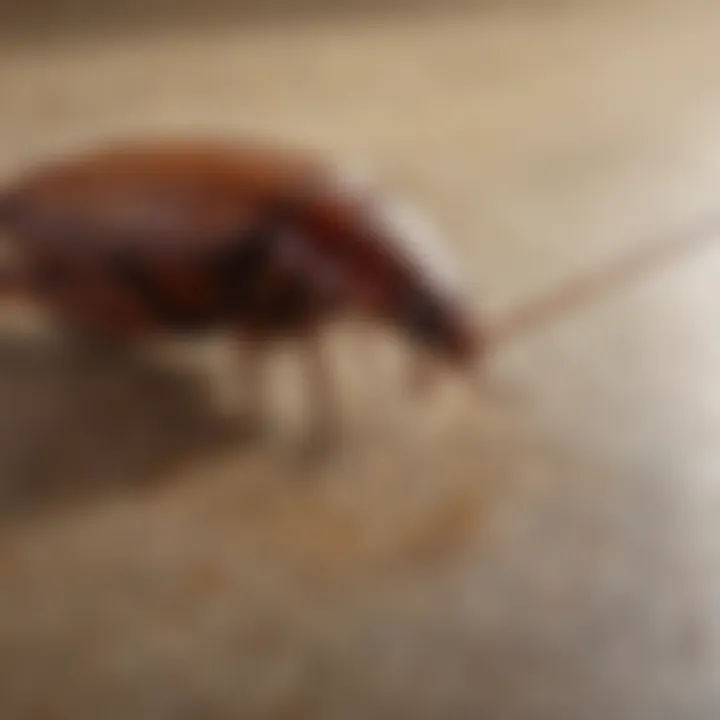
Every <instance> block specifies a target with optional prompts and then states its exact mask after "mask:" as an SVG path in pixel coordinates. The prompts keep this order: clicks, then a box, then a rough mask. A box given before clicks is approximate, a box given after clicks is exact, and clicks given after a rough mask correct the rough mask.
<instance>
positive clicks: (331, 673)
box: [0, 0, 720, 720]
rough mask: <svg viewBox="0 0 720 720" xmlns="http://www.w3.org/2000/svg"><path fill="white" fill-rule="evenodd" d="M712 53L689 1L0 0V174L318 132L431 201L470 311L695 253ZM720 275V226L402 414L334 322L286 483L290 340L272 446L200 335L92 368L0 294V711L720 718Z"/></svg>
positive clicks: (221, 358) (706, 214)
mask: <svg viewBox="0 0 720 720" xmlns="http://www.w3.org/2000/svg"><path fill="white" fill-rule="evenodd" d="M718 47H720V3H718V2H714V1H713V0H705V1H704V2H701V1H700V0H685V2H683V3H679V2H672V1H671V0H666V1H663V0H614V1H613V0H575V1H573V0H567V1H565V2H560V1H555V2H551V1H550V0H547V1H546V2H545V1H543V0H536V1H535V2H529V1H526V2H521V1H520V0H518V1H516V2H513V1H512V0H495V1H494V2H482V0H476V1H475V2H472V1H470V0H468V2H460V0H442V1H440V0H390V1H389V2H361V1H359V0H357V1H356V0H340V1H339V2H330V0H326V1H322V0H317V1H313V0H307V1H303V0H269V1H268V2H251V1H250V0H238V1H237V2H231V0H222V1H221V0H205V1H202V0H182V1H180V2H170V1H169V0H144V1H141V0H128V1H126V2H114V3H113V2H110V1H106V0H94V1H91V0H67V1H63V2H61V1H59V0H57V1H56V2H52V3H51V2H47V1H43V0H24V1H23V2H12V1H11V0H4V1H3V2H0V174H1V175H2V177H6V176H8V177H9V176H10V175H11V174H12V173H13V172H15V171H17V170H21V169H23V168H24V167H25V166H26V165H27V164H29V163H31V162H33V161H35V160H37V159H40V158H43V157H45V156H46V155H47V154H49V153H55V152H63V151H65V150H67V149H75V148H84V147H87V146H91V145H92V143H94V142H95V141H96V140H100V139H106V138H109V137H125V136H128V135H130V136H137V135H144V134H153V135H158V134H163V133H172V134H178V133H184V134H194V135H205V134H207V135H222V136H224V137H233V136H238V137H243V136H245V135H247V134H252V135H259V136H262V137H266V138H269V139H278V140H282V141H284V142H288V141H291V142H295V143H298V144H305V145H309V146H316V147H319V148H322V149H324V150H327V151H330V152H333V153H337V154H338V156H339V157H347V158H350V159H355V160H359V161H360V162H362V163H365V164H367V165H369V166H370V167H371V168H372V169H373V170H374V172H375V175H376V176H377V177H378V178H379V180H380V181H381V182H383V183H385V184H386V185H387V187H388V188H389V189H391V190H392V191H397V192H399V193H402V194H404V195H406V196H408V197H411V198H413V199H414V200H415V201H416V202H417V203H418V204H419V205H420V206H421V207H423V208H424V210H425V212H426V213H427V214H428V215H429V216H430V217H431V218H432V219H433V220H434V222H435V224H436V225H437V226H438V227H440V228H441V229H442V232H443V235H444V237H445V241H446V245H447V247H448V250H449V252H450V253H452V254H453V256H454V257H455V258H456V259H457V261H458V263H459V265H460V266H461V268H462V269H463V271H464V273H465V276H466V278H467V280H468V281H469V285H470V290H471V298H472V301H473V302H474V303H475V304H476V305H477V308H478V309H479V310H482V312H484V313H485V314H486V315H488V316H489V317H495V316H498V315H499V314H501V313H503V312H505V311H507V310H509V309H511V308H513V307H515V306H516V305H518V304H519V303H522V302H524V301H525V300H526V299H527V298H528V297H531V296H532V295H533V294H534V293H536V292H540V291H544V290H545V289H548V288H552V287H554V286H556V285H558V284H559V283H562V282H564V281H565V280H568V279H570V278H572V277H575V276H576V275H577V274H578V273H581V272H584V271H586V270H588V269H591V268H594V267H598V266H600V265H602V264H603V263H604V262H607V261H609V260H613V259H615V258H617V257H621V256H622V255H623V253H626V252H628V251H630V250H631V249H632V248H633V247H635V246H636V245H637V244H638V243H641V242H648V241H651V242H652V241H653V238H656V237H657V238H661V237H662V236H663V235H664V234H665V233H668V232H680V233H682V232H690V231H691V228H693V226H695V225H698V224H702V223H703V222H705V219H707V218H710V220H709V224H708V225H706V226H705V229H706V230H707V231H708V232H710V234H711V236H712V235H714V234H717V235H718V240H720V220H718V222H717V227H715V226H714V225H713V222H712V218H713V217H715V218H716V219H718V218H720V212H719V211H720V195H719V194H718V193H719V191H718V188H719V187H720V182H719V181H720V122H719V121H720V82H719V81H720V63H718V62H717V58H718ZM719 278H720V242H718V245H717V247H714V246H713V245H712V244H711V245H709V246H708V247H706V248H704V249H702V250H698V251H696V252H693V253H689V254H688V255H687V256H685V257H683V258H681V259H679V260H677V261H675V262H673V263H670V264H668V265H666V266H663V267H662V268H660V269H657V270H655V271H653V272H651V273H648V274H646V275H645V276H643V278H641V279H639V280H638V281H636V282H633V283H630V284H625V285H622V286H619V287H616V288H614V289H612V290H610V291H608V292H606V293H605V294H603V295H602V296H601V297H599V298H598V299H597V300H596V301H595V302H594V303H592V304H591V305H588V306H583V307H582V308H581V309H580V308H578V310H577V311H575V312H572V313H568V314H567V315H563V316H560V317H558V319H557V321H556V322H554V323H552V324H550V325H549V326H547V327H544V328H543V329H542V330H541V331H538V332H536V333H533V334H532V335H528V336H527V337H525V338H522V339H521V340H520V341H519V342H517V343H515V344H513V345H512V346H510V345H508V346H507V347H502V348H499V349H498V352H497V353H496V354H495V355H493V357H492V358H491V360H490V362H489V364H488V367H487V383H488V388H489V392H488V396H487V397H486V398H477V397H475V396H470V395H468V394H467V393H466V391H465V390H464V389H463V388H454V389H453V387H448V388H447V390H446V391H443V392H440V393H439V394H438V395H436V396H435V397H432V398H428V399H427V400H422V401H416V400H413V399H412V398H410V397H408V394H407V392H406V389H405V385H404V384H403V380H404V378H403V376H402V374H401V373H400V368H399V367H398V366H397V365H396V364H395V362H394V357H395V356H394V354H393V352H394V348H393V347H392V346H391V347H386V346H385V345H382V344H378V342H377V340H376V339H373V338H365V337H363V338H355V337H338V338H337V339H336V343H335V345H334V348H335V356H336V359H337V371H338V377H339V385H340V388H341V394H342V400H343V407H344V413H345V417H346V433H347V441H346V448H345V450H344V453H343V455H342V458H341V459H339V460H337V461H335V462H333V463H331V464H330V465H329V466H323V467H322V468H318V469H315V470H313V471H312V472H299V470H298V468H297V467H296V466H294V464H293V462H292V454H291V453H288V452H287V447H288V445H287V444H286V442H285V439H286V436H287V437H290V436H291V433H292V432H294V431H295V430H296V429H297V427H301V424H302V417H301V416H300V415H297V414H296V413H295V412H294V409H293V408H295V409H296V407H297V406H296V404H295V402H294V400H293V398H295V396H296V395H297V394H298V392H299V390H301V387H299V380H300V377H299V374H298V373H297V372H296V370H297V368H296V367H295V365H294V363H293V358H292V356H288V357H285V356H279V357H278V358H277V363H276V364H274V365H273V368H272V373H273V375H272V377H273V381H272V391H273V397H274V400H273V402H274V403H275V407H276V416H277V418H278V422H279V424H280V426H281V427H282V428H283V429H284V430H285V429H286V430H287V433H285V432H284V430H283V432H282V433H281V434H280V435H281V439H279V440H278V441H277V442H275V443H273V444H271V445H269V446H262V447H246V446H243V445H242V444H241V443H239V441H238V437H237V432H236V429H235V426H234V425H233V418H232V414H231V413H229V412H228V411H227V408H226V406H227V404H228V403H227V400H228V398H229V397H230V396H231V395H232V392H233V387H234V386H235V385H236V384H237V382H238V381H239V380H241V378H240V379H239V378H238V377H237V372H234V370H236V367H235V364H234V363H235V358H234V356H233V351H232V348H229V347H228V346H227V344H226V343H224V342H223V341H222V339H219V340H218V342H214V341H213V342H208V343H206V344H203V345H202V346H191V347H189V346H183V347H181V346H175V345H173V346H172V347H167V348H163V349H162V351H158V352H157V353H155V354H152V357H149V356H148V357H146V356H142V357H137V356H134V355H133V356H132V357H125V356H123V357H112V358H110V357H107V356H106V357H103V358H100V357H97V356H96V355H94V354H92V353H89V352H88V351H87V349H83V347H81V346H80V345H78V346H75V345H72V344H67V343H62V342H59V341H58V340H57V338H56V337H55V336H54V335H53V334H52V333H51V332H48V331H47V330H46V329H43V327H42V326H36V324H35V321H34V320H33V319H32V318H31V317H30V316H29V315H28V314H26V312H25V311H23V310H21V309H19V308H16V307H7V308H6V309H5V310H4V311H3V313H2V320H3V322H2V329H1V330H0V717H2V718H3V720H16V719H17V720H19V719H22V720H26V719H27V720H30V719H33V720H35V719H38V720H39V719H41V718H42V719H50V718H52V719H54V718H73V719H74V720H79V719H82V718H103V720H114V719H116V718H117V719H118V720H120V719H122V720H126V719H127V718H134V719H136V720H141V719H144V718H148V719H150V718H152V719H153V720H164V719H168V720H170V719H173V720H175V719H178V720H179V719H180V718H183V719H185V718H187V719H188V720H189V719H190V718H198V719H200V718H202V719H203V720H206V719H207V720H210V719H215V718H217V719H218V720H219V719H225V718H248V719H250V718H262V719H266V718H268V719H269V718H277V719H282V720H290V719H291V718H292V719H293V720H300V719H313V720H320V719H325V720H354V719H358V720H360V719H363V720H364V719H366V718H370V717H373V718H378V719H379V718H388V719H390V718H392V719H393V720H398V719H399V718H413V720H419V719H420V718H431V719H433V720H440V719H441V718H442V719H445V718H452V719H453V720H462V719H464V718H468V719H473V720H476V719H477V718H488V719H490V718H493V719H495V718H497V719H498V720H515V719H516V718H517V719H522V720H530V719H532V720H545V719H547V720H596V719H597V720H609V719H610V718H613V719H618V720H646V719H647V720H676V719H679V718H683V719H689V718H692V719H693V720H701V719H703V720H704V719H707V720H711V719H714V718H717V717H718V715H720V622H719V621H720V526H719V523H718V520H720V383H719V380H718V378H719V377H720V335H719V334H718V332H717V327H718V326H717V322H718V317H719V316H720V290H718V289H717V288H718V279H719ZM361 348H363V349H364V350H367V352H368V355H367V356H366V355H361V354H360V352H359V350H360V349H361ZM385 351H387V352H385ZM368 358H370V359H368ZM369 363H375V364H374V365H371V364H369ZM371 367H372V368H377V371H376V370H375V369H373V370H372V371H370V370H369V368H371ZM495 391H497V392H495Z"/></svg>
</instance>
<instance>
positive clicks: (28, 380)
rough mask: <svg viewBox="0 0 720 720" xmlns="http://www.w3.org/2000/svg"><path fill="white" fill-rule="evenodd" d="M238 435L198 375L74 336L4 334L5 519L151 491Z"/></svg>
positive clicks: (0, 477)
mask: <svg viewBox="0 0 720 720" xmlns="http://www.w3.org/2000/svg"><path fill="white" fill-rule="evenodd" d="M239 434H240V430H239V427H238V425H237V423H234V422H233V421H232V419H231V418H230V417H228V416H227V415H224V414H223V413H221V412H220V411H219V409H218V408H217V407H216V406H214V404H213V399H212V394H211V392H210V388H209V384H208V382H207V378H204V376H203V375H202V373H200V372H195V373H193V372H191V371H190V370H186V369H179V368H174V367H173V368H170V367H167V366H166V365H164V364H162V365H161V364H159V363H157V362H156V361H154V360H153V359H151V358H149V357H147V356H144V355H140V354H137V353H134V352H127V353H119V354H113V353H108V352H101V351H99V350H98V349H97V348H94V347H91V346H89V345H87V344H84V343H81V342H77V341H75V340H68V339H67V338H62V339H60V340H56V339H54V338H53V339H52V340H48V339H47V338H44V337H43V338H35V337H28V336H15V335H12V336H11V335H3V336H0V522H1V521H4V520H5V521H6V520H11V519H17V518H18V517H20V516H24V515H25V514H26V513H34V512H36V511H46V510H50V509H54V510H56V509H58V508H61V507H63V506H67V505H68V504H70V503H78V502H83V501H88V500H91V499H93V498H94V499H98V498H101V497H103V496H108V495H111V494H112V495H117V494H122V493H125V492H129V491H140V490H147V489H148V488H151V487H155V486H157V484H158V483H160V482H161V480H160V479H159V478H167V477H168V476H171V475H172V473H169V472H166V471H168V470H171V469H173V468H177V467H182V466H183V465H184V464H187V463H192V462H195V461H198V460H200V459H202V457H205V456H210V455H212V454H214V453H217V452H219V451H221V450H223V449H229V448H230V447H232V446H234V445H236V443H237V442H238V441H239Z"/></svg>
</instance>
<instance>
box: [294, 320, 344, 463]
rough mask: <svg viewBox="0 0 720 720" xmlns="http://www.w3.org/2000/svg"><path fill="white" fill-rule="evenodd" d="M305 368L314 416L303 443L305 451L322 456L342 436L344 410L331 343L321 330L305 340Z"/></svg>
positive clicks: (306, 454) (310, 454)
mask: <svg viewBox="0 0 720 720" xmlns="http://www.w3.org/2000/svg"><path fill="white" fill-rule="evenodd" d="M305 371H306V380H307V388H308V396H309V402H310V405H311V413H312V419H311V420H310V426H309V429H308V431H307V434H306V436H305V440H304V443H303V448H302V449H303V454H304V455H305V456H307V457H309V458H313V459H314V458H321V457H324V456H326V455H328V454H329V453H330V452H331V451H332V450H333V449H335V448H336V447H337V445H338V443H339V439H340V411H339V407H338V399H337V394H336V389H335V385H334V383H333V379H332V371H331V367H330V358H329V357H328V352H327V347H326V346H325V345H324V344H323V342H322V339H321V338H320V336H319V334H318V333H317V332H313V333H312V334H311V335H310V336H309V337H308V338H307V341H306V343H305Z"/></svg>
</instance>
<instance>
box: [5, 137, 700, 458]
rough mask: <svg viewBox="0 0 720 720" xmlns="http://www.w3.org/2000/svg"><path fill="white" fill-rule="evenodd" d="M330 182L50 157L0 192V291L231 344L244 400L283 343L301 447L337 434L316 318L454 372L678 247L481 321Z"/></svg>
mask: <svg viewBox="0 0 720 720" xmlns="http://www.w3.org/2000/svg"><path fill="white" fill-rule="evenodd" d="M348 180H349V177H348V176H347V175H346V174H345V173H343V172H342V171H341V170H340V169H339V168H338V166H336V165H335V164H333V163H330V162H324V161H322V160H320V159H319V158H317V157H316V156H315V155H313V154H307V155H306V154H304V153H300V152H295V151H291V150H288V149H285V148H276V147H267V146H262V145H259V144H257V143H247V144H241V143H238V144H227V145H226V144H222V143H215V142H205V141H166V142H147V143H142V142H128V143H125V144H115V145H112V146H106V147H102V148H99V149H97V150H95V151H92V152H88V153H85V154H81V155H78V156H75V157H72V158H70V157H66V158H64V159H57V160H53V161H50V162H48V163H44V164H41V165H39V166H36V167H35V168H34V169H32V170H30V171H29V172H27V173H25V174H23V175H21V176H20V177H18V178H16V179H15V180H14V181H12V182H10V183H8V184H7V185H6V186H5V188H4V190H3V191H2V193H1V194H0V228H1V229H2V230H3V232H4V233H5V235H6V236H7V238H8V240H9V241H10V242H11V247H12V248H13V249H14V250H15V251H16V255H17V258H18V259H19V262H18V263H16V264H15V265H14V266H13V267H12V268H8V269H7V271H6V272H5V274H4V275H2V277H1V278H0V285H1V286H2V289H3V291H5V292H15V293H18V294H20V295H22V296H25V297H28V298H31V299H34V300H36V301H39V302H40V303H41V304H42V305H43V306H44V307H46V308H47V309H49V310H50V311H51V312H52V313H53V314H54V315H56V316H57V317H58V318H59V319H60V320H61V321H62V322H63V323H64V324H66V325H67V326H70V327H75V328H79V329H81V330H82V331H83V332H87V333H88V334H90V335H91V336H100V337H105V338H111V339H114V340H118V339H120V340H127V339H133V338H140V337H145V336H148V335H153V334H158V333H183V334H185V333H193V334H194V333H197V332H200V331H206V330H210V329H222V330H228V331H230V332H232V333H236V334H237V335H238V337H240V338H243V339H244V340H246V341H248V342H247V345H248V347H249V348H250V355H249V356H248V358H247V359H248V363H249V364H248V366H247V370H248V373H249V377H248V381H249V383H250V385H251V386H252V388H251V389H253V390H255V389H256V382H255V378H254V376H253V373H254V372H255V371H256V370H257V369H258V366H259V364H260V362H261V356H262V353H263V351H264V350H265V348H267V346H268V345H269V343H271V342H272V341H276V340H278V339H286V338H291V337H292V338H297V339H301V340H302V341H303V342H304V343H305V347H306V348H307V358H308V371H309V381H310V382H311V387H312V388H313V394H314V400H315V409H316V410H317V411H318V413H317V418H316V422H315V423H314V425H313V431H312V433H311V435H312V437H313V439H314V441H315V442H316V444H317V441H322V444H323V445H327V441H328V439H329V438H330V437H331V436H332V434H333V431H334V430H335V429H336V428H337V425H338V423H337V416H336V414H335V403H334V394H333V392H332V383H331V381H330V376H329V368H328V367H327V363H326V359H325V357H324V353H323V345H322V338H321V331H322V329H323V328H324V327H325V326H327V324H328V323H330V322H333V321H335V320H339V319H346V318H349V317H354V318H360V319H363V320H369V321H372V322H378V323H382V324H384V325H386V326H390V327H392V328H393V329H395V330H396V331H399V333H400V334H402V335H404V336H405V337H406V338H407V339H408V340H409V341H410V343H411V344H413V345H414V346H416V347H417V348H419V349H420V350H422V351H424V352H425V353H427V354H429V355H430V356H432V357H434V358H435V359H436V360H440V361H443V362H444V363H445V364H446V365H447V366H448V367H455V368H456V369H458V370H461V371H463V372H464V371H471V370H473V369H474V368H475V367H477V365H478V363H479V362H480V361H481V360H482V359H483V358H484V357H485V355H486V354H487V352H488V350H491V349H494V348H495V347H496V346H498V345H499V344H502V343H503V342H505V341H506V340H507V339H508V338H509V337H510V336H514V335H517V334H519V333H520V331H521V330H524V329H527V328H529V327H531V326H535V325H537V324H538V323H539V322H540V321H542V320H543V319H544V318H546V317H549V316H552V315H553V314H554V313H555V312H557V311H558V310H561V309H563V308H565V307H568V306H572V305H574V304H576V303H577V302H578V301H579V300H581V299H583V298H584V297H586V296H589V295H590V294H591V292H590V291H592V290H594V289H598V288H599V287H603V286H604V285H606V284H607V283H608V282H609V281H614V280H616V279H617V278H618V277H619V275H621V274H623V273H628V272H629V271H633V270H639V269H642V268H644V267H645V266H647V265H648V263H649V262H650V261H651V260H658V259H661V258H662V257H665V256H666V255H668V254H669V253H671V252H675V251H677V250H678V249H681V248H683V247H684V246H685V245H686V244H687V241H686V240H685V239H678V238H670V239H668V240H667V241H666V242H663V243H659V244H654V245H653V247H652V248H651V250H649V251H648V250H647V249H643V250H641V251H640V252H639V253H637V255H636V256H635V257H633V258H630V259H628V258H625V259H623V260H622V261H621V262H619V263H618V264H617V265H616V266H613V267H612V268H606V269H605V270H604V271H602V272H600V273H596V274H595V275H594V276H593V277H591V278H583V279H581V280H579V281H577V282H574V283H572V284H570V285H568V286H566V287H564V288H562V289H561V290H559V291H555V292H552V293H549V294H548V295H547V296H545V297H543V298H541V299H540V300H537V301H533V302H531V303H528V304H527V305H525V306H524V307H522V308H520V309H519V310H517V311H515V312H513V313H510V314H509V315H508V316H507V317H505V318H502V319H500V320H499V321H497V322H496V323H490V324H486V325H483V324H481V323H478V322H477V320H476V319H475V318H474V317H473V314H472V313H471V312H470V311H469V308H468V305H467V303H466V301H465V300H464V298H463V297H462V296H461V293H460V291H459V288H458V286H457V285H456V284H455V282H454V279H453V278H452V276H451V275H448V274H446V273H445V268H444V262H445V261H444V258H443V257H442V255H441V254H439V253H438V252H437V251H438V249H439V248H437V247H436V246H435V245H434V244H433V243H432V242H422V243H421V242H417V237H416V235H417V232H416V230H415V229H414V228H413V227H412V226H411V225H409V224H408V223H403V222H398V220H399V219H400V218H399V216H398V215H397V213H396V207H395V206H394V205H392V204H391V203H389V202H388V201H386V200H385V199H384V198H383V197H381V196H380V195H379V194H378V193H375V192H372V191H370V189H369V186H368V185H365V184H363V183H360V184H357V183H353V182H349V181H348ZM423 251H426V252H425V255H424V254H423ZM428 252H433V253H434V254H433V255H432V256H428V255H427V253H428Z"/></svg>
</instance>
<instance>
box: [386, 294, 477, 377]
mask: <svg viewBox="0 0 720 720" xmlns="http://www.w3.org/2000/svg"><path fill="white" fill-rule="evenodd" d="M394 314H395V323H396V325H397V327H398V329H399V330H400V331H401V332H402V333H403V334H404V335H405V336H406V337H407V338H408V339H409V341H410V342H411V343H412V344H413V345H415V346H416V347H418V348H419V349H421V350H422V351H424V352H427V353H428V354H431V355H434V356H436V357H437V358H438V359H440V360H443V361H446V362H449V363H450V364H451V365H454V366H456V367H462V368H468V369H469V368H471V367H474V366H475V365H476V364H477V363H478V362H479V361H480V360H481V359H482V356H483V354H484V345H485V343H484V338H483V333H482V331H481V328H480V326H479V325H478V324H477V322H476V321H475V318H473V317H472V314H471V313H470V312H469V311H468V310H467V308H466V307H465V306H464V304H463V303H462V302H461V301H460V300H458V299H456V298H452V297H449V296H448V295H447V294H446V293H444V292H440V291H434V290H432V289H430V288H428V287H426V286H425V285H424V284H421V283H412V284H408V285H407V286H405V287H402V288H400V289H399V290H398V294H397V300H396V303H395V313H394Z"/></svg>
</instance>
